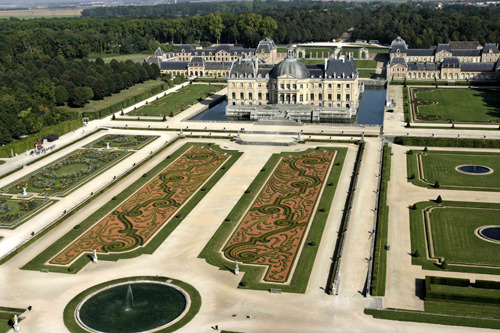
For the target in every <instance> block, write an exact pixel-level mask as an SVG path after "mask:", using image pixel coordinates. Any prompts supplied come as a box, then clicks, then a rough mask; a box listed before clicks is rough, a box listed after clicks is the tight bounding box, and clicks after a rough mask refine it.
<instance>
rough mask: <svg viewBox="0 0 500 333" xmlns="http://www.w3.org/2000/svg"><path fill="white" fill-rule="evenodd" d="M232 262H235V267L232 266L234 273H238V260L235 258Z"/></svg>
mask: <svg viewBox="0 0 500 333" xmlns="http://www.w3.org/2000/svg"><path fill="white" fill-rule="evenodd" d="M234 263H235V264H236V267H235V268H234V275H239V274H240V268H239V267H238V260H235V261H234Z"/></svg>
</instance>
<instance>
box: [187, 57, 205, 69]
mask: <svg viewBox="0 0 500 333" xmlns="http://www.w3.org/2000/svg"><path fill="white" fill-rule="evenodd" d="M204 65H205V58H203V57H192V58H191V61H190V62H189V64H188V66H189V67H202V66H204Z"/></svg>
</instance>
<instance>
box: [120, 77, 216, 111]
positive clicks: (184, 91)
mask: <svg viewBox="0 0 500 333" xmlns="http://www.w3.org/2000/svg"><path fill="white" fill-rule="evenodd" d="M222 88H223V87H222V86H220V85H209V84H190V85H187V86H185V87H183V88H181V89H179V90H177V91H176V92H173V93H171V94H169V95H166V96H165V97H162V98H159V99H157V100H155V101H153V102H151V103H147V104H146V105H144V106H142V107H140V108H138V109H137V110H133V111H131V112H129V113H127V115H129V116H169V117H173V116H175V115H177V114H178V113H181V112H182V111H184V110H186V109H187V108H189V107H190V106H191V105H193V104H196V103H198V102H201V101H202V100H204V99H205V98H207V97H208V96H210V95H212V94H213V93H215V92H216V91H219V90H221V89H222ZM118 119H119V118H118Z"/></svg>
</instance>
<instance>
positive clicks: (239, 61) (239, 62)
mask: <svg viewBox="0 0 500 333" xmlns="http://www.w3.org/2000/svg"><path fill="white" fill-rule="evenodd" d="M238 64H240V65H241V57H239V58H238Z"/></svg>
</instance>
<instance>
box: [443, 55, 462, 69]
mask: <svg viewBox="0 0 500 333" xmlns="http://www.w3.org/2000/svg"><path fill="white" fill-rule="evenodd" d="M441 66H442V67H444V68H458V67H460V61H459V60H458V58H456V57H446V58H444V59H443V62H442V63H441Z"/></svg>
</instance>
